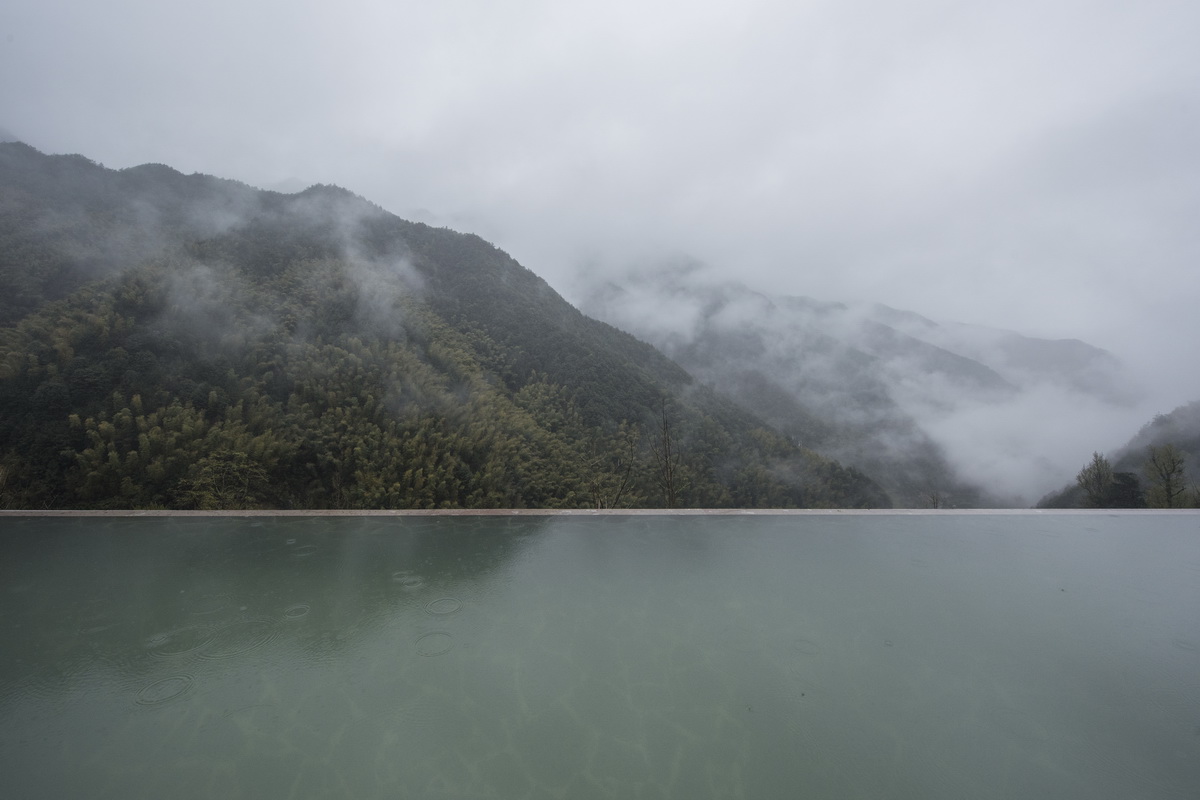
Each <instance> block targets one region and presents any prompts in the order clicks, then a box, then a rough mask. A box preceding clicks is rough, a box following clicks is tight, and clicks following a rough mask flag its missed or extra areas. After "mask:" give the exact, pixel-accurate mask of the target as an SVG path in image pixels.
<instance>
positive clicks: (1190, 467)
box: [1038, 402, 1200, 508]
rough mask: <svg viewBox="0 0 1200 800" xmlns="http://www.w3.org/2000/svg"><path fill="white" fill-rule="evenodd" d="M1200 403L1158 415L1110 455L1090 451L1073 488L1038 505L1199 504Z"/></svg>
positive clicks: (1149, 505) (1065, 489)
mask: <svg viewBox="0 0 1200 800" xmlns="http://www.w3.org/2000/svg"><path fill="white" fill-rule="evenodd" d="M1197 465H1200V402H1194V403H1189V404H1188V405H1185V406H1180V407H1179V408H1177V409H1175V410H1174V411H1172V412H1171V413H1169V414H1159V415H1157V416H1156V417H1155V418H1154V419H1153V420H1151V421H1150V422H1148V423H1147V424H1146V425H1144V426H1143V427H1142V429H1141V430H1140V431H1138V433H1137V434H1136V435H1135V436H1134V437H1133V438H1132V439H1130V441H1129V442H1128V443H1127V444H1126V445H1125V446H1123V447H1122V448H1120V449H1119V450H1118V451H1117V453H1116V455H1115V456H1113V457H1112V458H1111V459H1110V458H1108V457H1107V456H1104V455H1101V454H1100V453H1093V454H1092V460H1091V461H1090V462H1089V463H1088V464H1087V465H1085V466H1084V467H1083V469H1081V470H1080V471H1079V474H1078V475H1077V476H1076V482H1075V485H1074V486H1068V487H1066V488H1064V489H1062V490H1060V491H1057V492H1053V493H1051V494H1049V495H1047V496H1046V497H1043V498H1042V499H1041V500H1040V501H1039V502H1038V506H1039V507H1041V508H1200V487H1198V486H1197V484H1196V483H1195V481H1194V478H1193V477H1191V476H1193V475H1196V474H1197V473H1196V470H1197Z"/></svg>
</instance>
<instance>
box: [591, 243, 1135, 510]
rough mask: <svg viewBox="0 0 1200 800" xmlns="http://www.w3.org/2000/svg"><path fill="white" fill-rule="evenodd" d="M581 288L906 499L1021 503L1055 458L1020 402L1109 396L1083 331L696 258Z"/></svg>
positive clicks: (684, 361)
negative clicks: (794, 290)
mask: <svg viewBox="0 0 1200 800" xmlns="http://www.w3.org/2000/svg"><path fill="white" fill-rule="evenodd" d="M582 294H583V296H584V297H585V298H586V299H585V300H584V301H583V303H582V307H583V308H584V310H585V311H587V312H588V313H591V314H593V315H595V316H597V317H599V318H601V319H605V320H607V321H609V322H611V323H613V324H614V325H617V326H618V327H621V328H623V329H625V330H629V331H630V332H632V333H633V334H634V335H636V336H639V337H642V338H645V339H646V340H647V341H649V342H650V343H652V344H654V345H656V346H658V347H660V348H661V349H663V351H664V352H665V353H666V354H667V355H669V356H671V357H672V358H674V359H676V360H677V361H679V363H680V364H681V365H683V366H684V367H685V368H686V369H688V370H689V371H690V372H692V373H693V374H694V375H696V376H697V377H698V378H700V379H701V380H704V381H708V382H710V383H712V385H714V386H718V387H720V389H721V390H722V391H723V392H725V393H727V394H730V396H732V397H734V398H736V399H738V400H739V402H742V403H743V404H745V405H746V406H747V407H748V408H750V409H752V410H754V411H755V412H756V413H758V414H759V415H761V416H763V417H764V418H766V419H768V420H769V421H771V422H772V424H774V425H775V426H776V427H778V428H779V429H780V430H782V431H784V432H785V433H788V434H789V435H791V436H793V437H795V438H796V439H797V440H798V441H800V442H803V443H804V444H805V446H808V447H812V448H815V449H817V450H819V451H820V452H822V453H825V454H827V455H829V456H830V457H833V458H837V459H839V460H841V461H845V462H846V463H849V464H854V465H855V466H858V467H859V468H860V469H863V470H865V471H867V472H868V473H870V474H871V475H873V476H875V477H876V478H877V479H878V480H879V481H880V482H881V484H883V485H884V486H885V487H886V488H887V489H888V490H889V491H890V492H891V493H892V495H893V497H894V498H895V500H896V501H897V502H898V503H902V504H905V505H922V504H925V503H929V502H932V501H933V500H934V496H935V495H936V496H937V498H938V501H939V502H940V501H945V502H951V503H954V504H957V505H977V504H980V503H986V504H1001V505H1010V504H1024V503H1027V502H1031V501H1032V498H1034V497H1036V496H1038V494H1037V493H1038V492H1042V491H1044V489H1045V487H1046V486H1047V485H1053V483H1054V482H1055V481H1058V480H1061V476H1062V475H1063V474H1065V470H1066V469H1068V468H1069V465H1068V464H1066V463H1061V462H1054V461H1052V460H1051V459H1048V458H1047V457H1046V453H1045V452H1044V451H1041V450H1038V449H1035V448H1036V447H1038V445H1039V444H1041V443H1040V442H1039V441H1038V437H1037V434H1036V431H1037V429H1038V427H1039V425H1047V424H1050V422H1049V421H1048V420H1040V419H1037V418H1035V417H1034V415H1035V414H1037V413H1039V411H1037V410H1035V409H1038V408H1039V407H1043V408H1044V409H1045V410H1046V411H1050V410H1053V406H1054V405H1055V404H1057V403H1060V402H1061V404H1062V405H1061V407H1060V408H1058V412H1061V413H1064V414H1069V413H1072V412H1074V411H1077V410H1078V408H1079V407H1083V408H1084V409H1085V410H1086V409H1088V408H1089V407H1090V406H1091V405H1095V406H1100V407H1101V408H1108V407H1110V406H1113V405H1118V404H1119V403H1120V402H1121V401H1122V400H1123V397H1122V392H1121V391H1120V389H1119V387H1120V386H1121V382H1120V377H1119V376H1120V372H1119V365H1117V363H1116V361H1115V359H1113V358H1112V357H1111V356H1110V355H1109V354H1107V353H1106V352H1104V351H1102V350H1099V349H1098V348H1094V347H1091V346H1089V345H1086V344H1085V343H1082V342H1077V341H1063V342H1055V341H1046V340H1039V339H1032V338H1029V337H1024V336H1021V335H1019V334H1016V333H1012V332H1008V331H999V330H993V329H987V328H981V327H977V326H970V325H961V324H952V325H943V324H939V323H936V322H934V321H932V320H929V319H926V318H924V317H921V316H920V315H917V314H913V313H911V312H905V311H900V310H896V309H892V308H889V307H887V306H882V305H873V306H871V305H863V306H850V305H846V304H841V303H830V302H824V301H819V300H815V299H812V298H803V297H773V296H769V295H767V294H764V293H760V292H755V291H752V290H750V289H749V288H748V287H745V286H742V285H739V284H731V283H728V282H721V283H713V282H709V281H708V280H707V279H706V277H705V274H704V271H703V269H702V267H700V266H699V265H695V264H685V265H683V266H674V267H666V268H662V269H654V270H645V271H642V272H640V273H638V274H636V275H629V276H627V277H626V278H624V279H622V280H621V281H620V282H619V283H611V282H610V283H606V284H604V285H600V286H592V287H590V288H589V289H586V290H584V291H583V292H582ZM784 396H787V397H790V402H787V403H785V402H782V400H781V398H782V397H784ZM1081 398H1082V400H1083V402H1076V403H1075V405H1074V407H1073V406H1072V401H1073V400H1079V399H1081ZM1059 427H1063V426H1062V425H1061V424H1060V425H1059ZM1080 435H1082V432H1081V433H1080ZM1046 439H1047V440H1050V441H1052V440H1053V436H1050V437H1046Z"/></svg>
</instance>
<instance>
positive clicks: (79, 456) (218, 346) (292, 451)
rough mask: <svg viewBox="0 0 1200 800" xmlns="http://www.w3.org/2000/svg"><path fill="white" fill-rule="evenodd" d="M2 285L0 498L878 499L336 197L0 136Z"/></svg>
mask: <svg viewBox="0 0 1200 800" xmlns="http://www.w3.org/2000/svg"><path fill="white" fill-rule="evenodd" d="M0 286H2V287H3V288H4V292H2V293H0V299H2V302H0V504H2V505H3V506H5V507H10V508H60V507H79V508H201V509H221V508H498V507H510V508H527V507H547V508H550V507H583V508H609V507H636V506H645V507H656V506H658V507H673V506H705V507H729V506H737V507H802V506H809V507H813V506H816V507H833V506H839V507H858V506H868V507H881V506H887V505H890V499H889V498H888V496H887V495H886V494H885V493H884V492H883V491H882V490H881V489H880V488H879V487H878V486H877V485H876V484H875V483H874V482H873V481H872V480H871V479H870V478H868V477H867V476H866V475H864V474H863V473H861V472H859V471H858V470H856V469H853V468H848V467H844V466H842V465H841V464H839V463H837V462H836V461H834V460H832V459H829V458H826V457H823V456H821V455H819V454H818V453H817V452H816V451H814V450H811V449H807V448H804V447H802V446H799V445H797V444H796V443H795V442H794V441H792V440H791V439H789V438H788V437H787V436H784V435H782V434H780V433H779V432H777V431H776V430H774V429H773V428H771V427H770V426H769V425H768V424H767V423H765V422H764V421H763V420H761V419H759V418H757V417H755V416H754V415H752V414H751V413H749V412H747V411H745V410H744V409H742V408H741V407H739V406H738V405H736V404H735V403H733V402H731V401H730V400H728V399H726V398H725V397H723V396H721V395H719V394H717V393H715V392H713V391H712V390H710V389H708V388H706V387H705V386H703V385H701V384H700V383H698V382H697V381H695V380H694V379H693V378H692V376H691V375H689V374H688V373H687V372H685V371H684V370H683V369H682V368H680V367H679V365H677V364H676V363H674V362H673V361H671V360H669V359H668V358H666V357H665V356H663V355H662V354H661V353H660V352H658V351H657V350H655V349H654V348H652V347H650V346H649V345H647V344H644V343H642V342H639V341H638V340H636V339H634V338H633V337H631V336H629V335H627V334H625V333H622V332H620V331H618V330H616V329H615V328H613V327H611V326H609V325H606V324H604V323H601V322H597V321H595V320H593V319H590V318H588V317H586V316H584V315H583V314H581V313H580V312H579V311H577V310H576V309H574V308H572V307H571V306H570V305H569V304H567V303H566V302H565V301H563V300H562V298H561V297H560V296H559V295H558V294H557V293H555V292H554V291H553V290H552V289H551V288H550V287H549V286H548V285H547V284H546V283H545V282H544V281H542V280H541V279H540V278H538V277H537V276H535V275H534V274H533V273H531V272H529V271H528V270H526V269H525V268H523V267H521V266H520V265H519V264H517V263H516V262H515V261H514V260H513V259H512V258H510V257H509V256H508V255H507V254H505V253H503V252H501V251H500V250H498V249H497V248H495V247H494V246H493V245H491V244H489V243H488V242H485V241H484V240H482V239H480V238H479V237H477V236H472V235H467V234H460V233H456V232H453V231H449V230H446V229H436V228H431V227H429V226H426V225H422V224H415V223H409V222H405V221H403V220H400V219H398V218H396V217H394V216H392V215H390V214H387V213H386V212H384V211H382V210H381V209H379V208H378V207H377V206H374V205H372V204H371V203H369V202H367V201H365V200H363V199H362V198H359V197H356V196H354V195H352V194H350V193H348V192H346V191H344V190H341V189H338V188H336V187H325V186H316V187H312V188H310V189H308V190H306V191H304V192H301V193H298V194H295V195H282V194H277V193H272V192H262V191H259V190H255V189H252V188H250V187H247V186H244V185H242V184H238V183H235V182H230V181H223V180H220V179H217V178H212V177H209V176H203V175H191V176H185V175H182V174H180V173H178V172H176V171H174V170H172V169H170V168H169V167H165V166H162V165H145V166H142V167H136V168H132V169H128V170H121V171H113V170H107V169H105V168H104V167H102V166H100V165H98V164H95V163H93V162H91V161H89V160H87V159H86V158H83V157H80V156H46V155H43V154H41V153H38V152H37V151H36V150H33V149H32V148H29V147H27V146H25V145H21V144H3V145H0ZM664 427H665V433H664ZM668 445H669V447H668ZM664 459H665V460H664ZM664 470H666V473H665V472H664ZM667 473H669V478H667V479H664V475H665V474H667Z"/></svg>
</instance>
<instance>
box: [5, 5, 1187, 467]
mask: <svg viewBox="0 0 1200 800" xmlns="http://www.w3.org/2000/svg"><path fill="white" fill-rule="evenodd" d="M1197 30H1200V4H1197V3H1195V2H1194V1H1193V0H1139V2H1136V3H1134V2H1104V1H1103V0H1100V1H1097V0H1091V1H1090V2H1083V1H1082V0H1006V2H1003V3H1001V2H992V3H980V2H978V0H971V1H970V2H957V1H953V0H913V1H910V2H906V3H894V2H886V0H829V2H796V0H791V1H790V2H780V1H777V0H736V2H704V0H693V1H692V2H686V3H685V2H648V1H647V0H637V2H633V1H632V0H604V2H590V1H589V2H561V1H560V2H534V1H527V0H506V1H504V2H484V1H483V0H437V1H436V2H433V1H426V2H420V3H415V2H406V1H405V0H400V1H399V2H398V1H397V0H347V2H343V3H340V4H332V3H325V2H321V3H318V2H303V1H302V0H287V1H286V2H284V1H283V0H236V2H235V0H212V2H208V3H205V4H186V5H185V4H174V3H169V2H164V0H111V1H110V2H102V1H101V0H8V2H6V3H5V4H4V6H3V8H2V9H0V126H2V127H4V128H6V129H8V130H9V131H11V132H12V133H13V134H15V135H16V136H18V137H20V138H22V139H24V140H26V141H28V142H29V143H31V144H33V145H34V146H36V147H38V148H40V149H42V150H44V151H47V152H80V153H83V154H85V155H88V156H89V157H91V158H94V159H96V160H98V161H100V162H102V163H104V164H105V165H107V166H110V167H125V166H131V165H134V164H138V163H143V162H148V161H159V162H164V163H167V164H170V165H172V166H174V167H176V168H178V169H180V170H182V171H184V172H192V171H199V172H207V173H213V174H218V175H222V176H226V177H233V178H238V179H241V180H244V181H246V182H249V183H252V184H255V185H260V186H266V187H276V186H293V187H294V188H302V187H303V186H304V185H307V184H310V183H315V182H327V183H337V184H340V185H343V186H345V187H347V188H349V189H352V190H353V191H355V192H358V193H360V194H363V195H365V196H366V197H368V198H370V199H372V200H374V201H376V202H378V203H380V204H382V205H383V206H384V207H386V208H388V209H389V210H391V211H394V212H396V213H398V214H400V215H401V216H406V217H413V216H416V215H418V214H421V215H424V216H425V218H426V219H428V220H430V221H436V222H438V223H440V224H445V225H449V226H450V227H454V228H458V229H462V230H469V231H472V232H476V233H479V234H480V235H482V236H484V237H485V238H488V239H490V240H492V241H495V242H496V243H497V244H499V245H500V246H501V247H503V248H505V249H506V250H508V251H509V252H510V253H511V254H512V255H513V256H514V257H516V258H517V259H518V260H519V261H521V262H522V263H524V264H526V265H527V266H528V267H530V268H531V269H533V270H534V271H535V272H537V273H538V274H540V275H542V276H543V277H545V278H546V279H547V280H549V281H550V282H551V284H553V285H554V286H555V287H556V288H558V289H560V291H562V292H563V293H564V294H566V295H567V296H568V298H571V295H572V286H573V281H572V276H573V275H574V274H575V272H576V271H577V270H578V269H579V268H580V265H581V264H586V265H589V268H591V269H605V268H608V267H613V268H618V267H619V268H622V269H624V268H627V267H628V266H629V265H630V264H631V263H637V262H638V261H639V260H640V259H650V258H655V257H660V256H663V255H669V254H676V253H687V254H689V255H691V256H694V257H696V258H698V259H701V260H703V261H705V262H708V263H710V264H711V265H713V267H714V268H715V269H717V270H720V271H722V272H724V273H726V274H728V275H730V276H731V277H737V278H740V279H742V280H745V281H746V282H748V283H750V284H752V285H754V286H756V287H759V288H766V289H770V290H771V291H775V292H786V293H794V294H807V295H811V296H815V297H818V298H822V299H829V300H847V299H865V300H873V301H879V302H883V303H886V304H888V305H892V306H895V307H899V308H906V309H911V310H915V311H918V312H921V313H924V314H926V315H927V316H931V317H933V318H936V319H942V320H962V321H967V322H974V323H981V324H990V325H996V326H1003V327H1010V328H1014V329H1017V330H1019V331H1021V332H1024V333H1029V334H1033V335H1043V336H1054V337H1079V338H1084V339H1087V340H1089V341H1091V342H1093V343H1095V344H1098V345H1101V346H1104V347H1108V348H1109V349H1112V350H1114V351H1115V352H1117V353H1118V355H1120V356H1122V357H1123V358H1126V359H1128V360H1131V361H1136V362H1138V363H1140V364H1141V365H1142V366H1143V367H1144V375H1145V381H1146V382H1147V388H1149V389H1150V390H1151V391H1152V392H1153V393H1154V395H1155V398H1156V400H1155V402H1156V403H1158V405H1159V408H1158V409H1157V410H1163V411H1165V410H1169V408H1170V407H1172V406H1173V405H1176V404H1178V403H1181V402H1184V401H1186V400H1190V399H1195V398H1196V397H1200V370H1197V369H1196V368H1195V365H1194V363H1193V362H1194V352H1195V349H1196V348H1195V342H1196V341H1197V340H1198V337H1197V333H1198V331H1197V327H1198V326H1197V318H1198V317H1197V313H1196V309H1197V308H1198V307H1200V277H1197V273H1196V266H1197V263H1198V256H1200V213H1198V212H1200V55H1197V53H1200V49H1198V48H1196V47H1195V33H1196V31H1197ZM1130 433H1131V432H1130ZM1104 444H1105V443H1098V444H1097V447H1102V446H1104Z"/></svg>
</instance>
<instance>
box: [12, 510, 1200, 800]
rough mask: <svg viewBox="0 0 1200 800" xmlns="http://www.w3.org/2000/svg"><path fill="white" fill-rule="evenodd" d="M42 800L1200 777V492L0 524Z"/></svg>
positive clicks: (1158, 793) (783, 790)
mask: <svg viewBox="0 0 1200 800" xmlns="http://www.w3.org/2000/svg"><path fill="white" fill-rule="evenodd" d="M0 526H2V527H0V531H2V533H0V547H2V548H3V552H2V560H0V775H2V776H3V778H2V779H0V780H2V783H3V784H4V786H5V795H6V796H10V797H22V798H40V797H45V798H63V797H89V798H107V797H111V798H121V800H125V799H126V798H138V797H146V798H162V797H174V798H189V797H197V798H200V797H205V798H208V797H218V796H219V797H223V798H238V797H247V798H248V797H254V798H264V797H292V798H328V797H347V798H350V797H353V798H376V797H387V798H395V797H410V798H505V799H507V798H551V797H563V798H706V797H729V798H782V797H805V798H818V799H819V798H871V799H872V800H876V799H877V798H914V800H916V799H918V798H919V799H920V800H936V799H937V798H947V800H949V799H951V798H953V799H954V800H960V799H961V798H964V797H970V798H1013V797H1021V798H1042V797H1044V798H1056V800H1057V799H1064V798H1081V799H1082V798H1087V800H1096V799H1097V798H1114V799H1115V798H1122V800H1124V799H1125V798H1130V797H1138V798H1191V799H1192V800H1195V798H1196V797H1198V796H1200V795H1198V794H1197V787H1200V516H1197V515H1120V516H1104V515H1099V514H1097V515H1086V516H1079V515H1020V516H1013V515H997V516H978V515H972V516H957V515H945V516H942V515H924V516H901V515H897V516H890V515H885V516H720V517H697V516H679V517H674V516H656V517H639V516H620V517H392V518H388V517H321V518H262V517H258V518H227V517H226V518H149V519H144V518H71V519H45V518H43V519H33V518H29V519H26V518H13V517H7V518H3V519H0Z"/></svg>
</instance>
